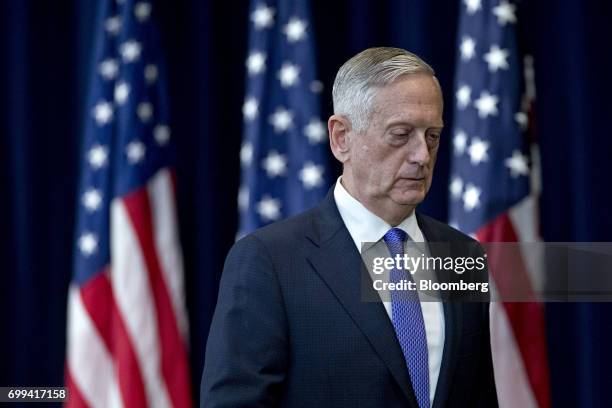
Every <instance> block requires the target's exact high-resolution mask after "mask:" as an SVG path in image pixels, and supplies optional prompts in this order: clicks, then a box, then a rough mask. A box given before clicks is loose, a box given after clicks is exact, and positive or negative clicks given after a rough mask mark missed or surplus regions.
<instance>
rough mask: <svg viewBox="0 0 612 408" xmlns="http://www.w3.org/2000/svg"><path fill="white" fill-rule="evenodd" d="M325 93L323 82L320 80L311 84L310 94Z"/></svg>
mask: <svg viewBox="0 0 612 408" xmlns="http://www.w3.org/2000/svg"><path fill="white" fill-rule="evenodd" d="M322 91H323V82H321V81H319V80H316V79H315V80H314V81H312V82H311V83H310V92H312V93H316V94H318V93H321V92H322Z"/></svg>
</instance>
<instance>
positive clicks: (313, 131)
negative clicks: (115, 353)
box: [304, 118, 327, 144]
mask: <svg viewBox="0 0 612 408" xmlns="http://www.w3.org/2000/svg"><path fill="white" fill-rule="evenodd" d="M304 134H305V135H306V137H307V138H308V141H309V142H310V144H316V143H321V142H322V141H324V140H325V139H326V136H327V129H326V128H325V126H324V125H323V122H321V121H320V120H319V119H318V118H312V119H310V122H308V124H307V125H306V126H305V127H304Z"/></svg>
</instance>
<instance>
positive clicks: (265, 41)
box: [238, 0, 330, 236]
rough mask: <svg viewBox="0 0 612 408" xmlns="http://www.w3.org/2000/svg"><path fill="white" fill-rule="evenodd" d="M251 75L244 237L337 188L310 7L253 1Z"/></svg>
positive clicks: (242, 195) (243, 153) (242, 196)
mask: <svg viewBox="0 0 612 408" xmlns="http://www.w3.org/2000/svg"><path fill="white" fill-rule="evenodd" d="M246 68H247V89H246V95H245V101H244V105H243V109H242V113H243V117H244V136H243V143H242V147H241V150H240V162H241V166H242V176H241V178H242V180H241V187H240V191H239V194H238V206H239V211H240V229H239V233H238V236H241V235H244V234H247V233H249V232H251V231H253V230H255V229H257V228H259V227H261V226H263V225H266V224H268V223H270V222H273V221H276V220H279V219H281V218H284V217H288V216H291V215H294V214H297V213H299V212H302V211H304V210H306V209H308V208H310V207H312V206H314V205H315V204H317V203H318V202H319V201H320V200H321V199H322V198H323V196H324V195H325V193H326V190H327V188H328V187H329V177H330V174H329V170H328V169H327V168H326V167H327V160H328V153H327V143H326V141H327V127H326V125H325V123H324V122H323V121H321V113H320V105H319V98H320V95H319V94H320V92H321V89H322V84H321V82H319V81H317V80H316V78H315V74H316V65H315V50H314V30H313V27H312V24H311V21H310V10H309V2H308V1H286V0H277V1H268V2H262V1H258V0H255V1H252V4H251V10H250V33H249V54H248V57H247V60H246Z"/></svg>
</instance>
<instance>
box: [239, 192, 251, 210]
mask: <svg viewBox="0 0 612 408" xmlns="http://www.w3.org/2000/svg"><path fill="white" fill-rule="evenodd" d="M238 208H239V209H240V210H241V211H246V209H247V208H249V188H248V187H246V186H242V187H240V189H238Z"/></svg>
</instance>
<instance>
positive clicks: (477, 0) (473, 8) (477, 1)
mask: <svg viewBox="0 0 612 408" xmlns="http://www.w3.org/2000/svg"><path fill="white" fill-rule="evenodd" d="M463 2H464V3H465V7H466V9H467V13H468V14H470V15H471V14H474V13H476V12H477V11H478V10H480V8H481V7H482V4H481V0H463Z"/></svg>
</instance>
